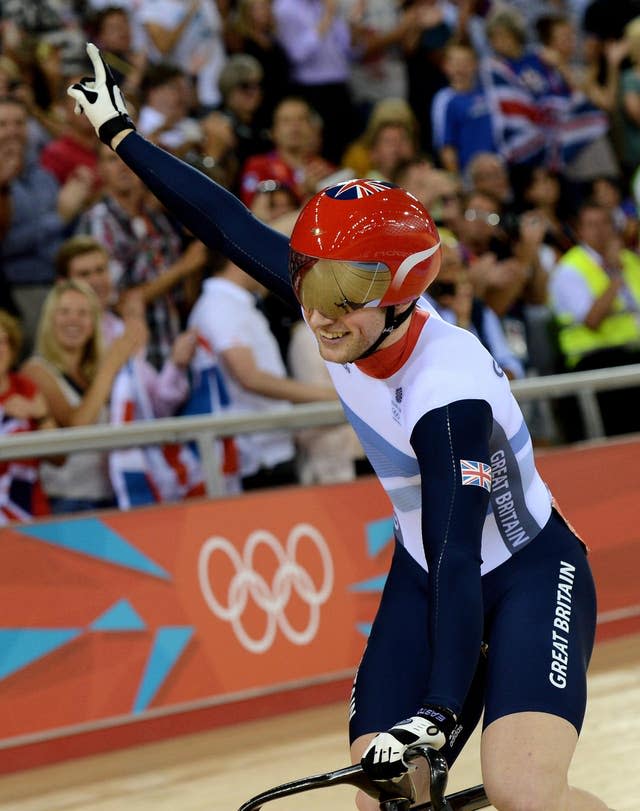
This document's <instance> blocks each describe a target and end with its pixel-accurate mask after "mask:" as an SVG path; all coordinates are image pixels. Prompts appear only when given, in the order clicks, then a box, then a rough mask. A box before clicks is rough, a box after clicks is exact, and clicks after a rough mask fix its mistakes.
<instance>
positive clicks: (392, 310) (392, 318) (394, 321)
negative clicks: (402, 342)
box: [356, 300, 417, 360]
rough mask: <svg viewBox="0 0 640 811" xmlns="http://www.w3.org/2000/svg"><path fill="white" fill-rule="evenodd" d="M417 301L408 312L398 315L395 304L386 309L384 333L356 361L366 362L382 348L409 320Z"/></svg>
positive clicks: (409, 307) (412, 303)
mask: <svg viewBox="0 0 640 811" xmlns="http://www.w3.org/2000/svg"><path fill="white" fill-rule="evenodd" d="M416 303H417V302H416V301H415V300H414V301H412V302H411V304H410V305H409V306H408V307H407V309H406V310H403V311H402V312H401V313H399V314H398V315H396V306H395V304H390V305H389V306H388V307H386V308H385V313H384V327H383V328H382V332H381V333H380V335H378V337H377V338H376V340H375V341H374V342H373V343H372V344H371V346H370V347H369V349H366V350H365V351H364V352H363V353H362V355H360V357H358V358H356V360H364V359H365V358H368V357H369V356H370V355H373V353H374V352H375V351H376V350H377V349H378V348H379V347H380V344H381V343H382V342H383V341H384V340H385V338H387V337H388V336H389V335H391V333H392V332H393V331H394V329H398V327H399V326H400V325H401V324H404V322H405V321H406V320H407V318H409V316H410V315H411V314H412V313H413V311H414V310H415V307H416Z"/></svg>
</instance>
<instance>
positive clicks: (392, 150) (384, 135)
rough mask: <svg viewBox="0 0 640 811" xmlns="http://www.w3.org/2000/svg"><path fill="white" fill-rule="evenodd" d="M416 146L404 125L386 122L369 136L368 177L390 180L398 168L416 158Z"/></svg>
mask: <svg viewBox="0 0 640 811" xmlns="http://www.w3.org/2000/svg"><path fill="white" fill-rule="evenodd" d="M417 150H418V145H417V143H416V141H415V140H414V138H413V133H412V131H411V129H410V127H408V126H407V125H406V124H404V123H399V122H395V123H394V122H393V121H386V122H384V123H382V124H380V126H379V127H378V128H377V129H376V130H375V132H374V133H373V134H372V136H371V145H370V147H369V164H370V169H369V172H368V177H370V178H372V179H374V180H390V179H391V178H392V177H393V175H394V173H395V171H396V169H397V168H398V166H399V165H400V164H401V163H402V162H404V161H407V160H410V159H411V158H414V157H416V155H417Z"/></svg>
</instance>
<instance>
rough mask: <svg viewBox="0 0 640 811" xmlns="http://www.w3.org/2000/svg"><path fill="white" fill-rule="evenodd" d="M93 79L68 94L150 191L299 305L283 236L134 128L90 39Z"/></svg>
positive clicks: (199, 232)
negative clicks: (292, 286)
mask: <svg viewBox="0 0 640 811" xmlns="http://www.w3.org/2000/svg"><path fill="white" fill-rule="evenodd" d="M87 53H88V55H89V58H90V59H91V62H92V64H93V67H94V71H95V79H94V81H85V82H81V83H78V84H74V85H73V86H72V87H70V88H69V91H68V92H69V95H70V96H71V97H72V98H74V99H75V100H76V103H77V107H76V112H83V113H84V114H85V115H86V116H87V118H88V119H89V120H90V121H91V123H92V124H93V126H94V128H95V130H96V133H97V134H98V137H99V138H100V139H101V140H102V141H103V142H104V143H106V144H108V145H109V146H111V147H112V148H114V149H115V150H116V152H117V153H118V155H119V156H120V157H121V158H122V160H123V161H124V162H125V163H126V164H127V166H129V167H130V168H131V169H132V170H133V171H134V172H135V173H136V174H137V175H138V177H140V178H141V180H142V181H143V182H144V183H145V185H146V186H147V187H148V188H149V189H150V191H152V192H153V194H155V196H156V197H157V198H158V199H159V200H160V202H162V203H163V205H164V206H166V208H167V209H168V210H169V211H171V213H172V214H173V215H174V216H175V217H177V218H178V219H179V220H180V221H181V222H182V223H183V225H184V226H185V227H186V228H188V229H189V230H190V231H191V232H192V233H193V234H194V235H195V236H196V237H198V239H200V240H201V241H202V242H204V244H205V245H208V246H209V247H210V248H213V249H214V250H217V251H220V252H221V253H223V254H224V255H225V256H227V257H228V258H229V259H230V260H231V261H232V262H233V263H234V264H236V265H238V267H240V268H242V269H243V270H244V271H246V272H247V273H249V274H250V275H251V276H253V277H254V278H255V279H256V280H257V281H259V282H260V283H261V284H262V285H264V287H266V288H268V289H269V290H271V291H272V292H273V293H275V294H276V295H278V296H280V298H282V299H284V300H285V301H287V302H288V303H290V304H293V305H295V306H299V305H298V302H297V300H296V298H295V296H294V294H293V291H292V289H291V285H290V282H289V274H288V269H287V263H288V255H289V244H288V240H287V238H286V237H285V236H284V235H282V234H280V233H279V232H277V231H275V230H273V229H272V228H269V226H267V225H265V224H264V223H262V222H261V221H260V220H258V219H257V218H256V217H254V216H253V214H252V213H251V212H250V211H249V209H248V208H246V206H245V205H244V204H243V203H241V202H240V201H239V200H238V198H237V197H235V196H234V195H233V194H232V193H231V192H230V191H228V190H227V189H225V188H224V187H223V186H220V185H219V184H217V183H215V182H214V181H213V180H211V179H209V178H208V177H207V176H206V175H204V174H202V172H199V171H198V170H197V169H194V168H193V167H191V166H189V165H188V164H187V163H184V162H183V161H181V160H180V159H179V158H176V157H174V156H173V155H170V154H169V153H168V152H165V151H164V150H163V149H161V148H159V147H157V146H154V145H153V144H152V143H150V142H149V141H147V140H146V139H145V138H143V137H142V136H141V135H139V134H138V133H136V132H135V131H134V130H135V126H134V124H133V122H132V120H131V118H130V117H129V115H128V113H127V109H126V105H125V102H124V99H123V97H122V94H121V92H120V88H119V87H118V86H117V85H116V84H115V82H114V80H113V76H112V75H111V71H110V70H109V67H108V66H107V65H106V64H105V62H104V61H103V59H102V57H101V56H100V52H99V51H98V49H97V48H96V47H95V45H92V44H91V43H90V44H89V45H87Z"/></svg>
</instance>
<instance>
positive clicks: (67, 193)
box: [58, 166, 95, 223]
mask: <svg viewBox="0 0 640 811" xmlns="http://www.w3.org/2000/svg"><path fill="white" fill-rule="evenodd" d="M94 184H95V175H94V173H93V172H92V171H91V169H89V167H88V166H77V167H76V168H75V169H74V170H73V172H72V173H71V175H70V176H69V178H68V180H67V181H66V183H65V184H64V185H63V186H61V187H60V191H59V193H58V214H59V215H60V219H62V220H63V221H64V222H66V223H69V222H72V221H73V220H75V219H76V217H78V216H79V215H80V214H81V213H82V212H83V211H84V210H85V208H86V207H87V205H88V204H89V202H90V201H91V198H92V195H93V189H94Z"/></svg>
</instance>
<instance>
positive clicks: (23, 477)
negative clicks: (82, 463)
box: [0, 406, 49, 526]
mask: <svg viewBox="0 0 640 811" xmlns="http://www.w3.org/2000/svg"><path fill="white" fill-rule="evenodd" d="M30 430H31V425H30V423H29V421H28V420H22V419H16V418H15V417H10V416H8V415H7V414H5V413H4V409H3V408H2V407H1V406H0V435H4V436H7V435H9V434H18V433H22V432H23V431H30ZM48 513H49V504H48V501H47V498H46V496H45V494H44V491H43V490H42V487H41V485H40V477H39V474H38V462H37V461H36V460H31V459H23V460H20V461H15V462H12V461H11V462H0V526H2V525H5V524H9V523H10V522H12V521H30V520H32V519H33V518H35V517H37V516H40V515H47V514H48Z"/></svg>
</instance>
